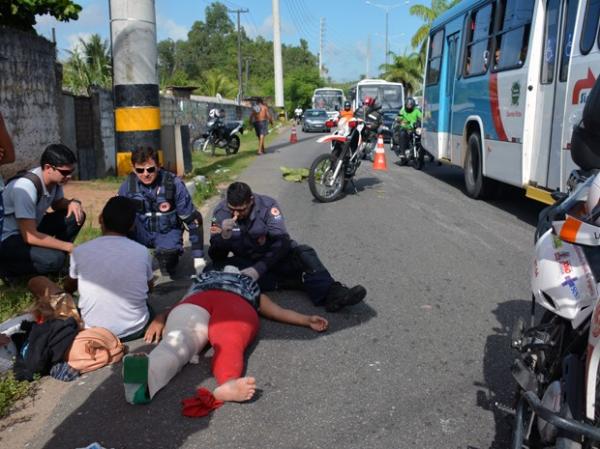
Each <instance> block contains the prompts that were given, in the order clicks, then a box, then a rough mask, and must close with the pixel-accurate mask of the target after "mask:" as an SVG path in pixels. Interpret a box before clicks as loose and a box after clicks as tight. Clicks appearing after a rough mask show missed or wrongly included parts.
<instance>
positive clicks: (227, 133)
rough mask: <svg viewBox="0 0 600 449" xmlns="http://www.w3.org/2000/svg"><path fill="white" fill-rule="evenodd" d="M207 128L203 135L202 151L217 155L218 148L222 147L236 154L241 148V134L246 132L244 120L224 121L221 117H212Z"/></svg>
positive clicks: (227, 151)
mask: <svg viewBox="0 0 600 449" xmlns="http://www.w3.org/2000/svg"><path fill="white" fill-rule="evenodd" d="M206 126H207V130H206V132H205V133H204V134H203V135H202V137H203V138H204V139H205V140H204V143H203V144H202V151H203V152H205V153H208V152H209V151H210V154H211V156H214V155H215V152H216V149H217V148H221V149H224V150H225V153H227V154H236V153H237V152H238V151H239V149H240V136H239V135H238V134H243V133H244V122H242V121H234V122H227V123H225V122H223V120H222V119H221V118H220V117H215V118H212V119H211V120H209V121H208V123H207V124H206Z"/></svg>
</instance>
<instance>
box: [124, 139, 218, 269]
mask: <svg viewBox="0 0 600 449" xmlns="http://www.w3.org/2000/svg"><path fill="white" fill-rule="evenodd" d="M131 164H132V165H133V173H130V174H129V177H128V178H127V180H126V181H125V182H124V183H123V184H122V185H121V187H120V188H119V196H126V197H128V198H130V199H132V200H133V201H134V202H135V204H136V207H137V213H136V220H135V229H134V231H133V233H132V235H131V237H132V238H133V239H134V240H135V241H137V242H138V243H141V244H142V245H144V246H146V247H148V248H155V249H156V251H155V253H154V254H155V256H156V259H157V260H158V263H159V266H160V270H161V275H163V276H165V277H167V276H171V277H172V276H174V275H175V273H176V268H177V264H178V263H179V257H180V256H181V254H182V253H183V230H184V229H187V231H188V233H189V237H190V243H191V247H192V257H193V258H194V268H195V270H196V271H197V272H200V271H202V270H203V269H204V267H205V266H206V262H205V260H204V235H203V230H202V215H201V214H200V212H198V211H197V210H196V207H195V206H194V203H193V202H192V197H191V196H190V194H189V192H188V191H187V189H186V187H185V184H184V183H183V181H182V180H181V179H179V178H178V177H177V176H175V175H174V174H173V173H171V172H169V171H167V170H164V169H163V168H161V167H160V164H159V160H158V152H157V151H156V150H155V149H153V148H150V147H139V148H137V149H135V150H134V151H133V152H132V153H131Z"/></svg>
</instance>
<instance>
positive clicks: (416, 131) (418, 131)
mask: <svg viewBox="0 0 600 449" xmlns="http://www.w3.org/2000/svg"><path fill="white" fill-rule="evenodd" d="M421 130H422V128H416V129H415V133H417V136H420V135H421Z"/></svg>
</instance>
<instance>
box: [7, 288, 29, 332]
mask: <svg viewBox="0 0 600 449" xmlns="http://www.w3.org/2000/svg"><path fill="white" fill-rule="evenodd" d="M32 305H33V295H32V294H31V293H30V292H29V290H27V288H26V287H25V285H24V284H23V285H15V286H11V287H9V286H6V285H3V286H1V287H0V323H1V322H3V321H6V320H7V319H9V318H11V317H13V316H15V315H18V314H20V313H24V312H26V311H27V309H29V308H30V307H31V306H32Z"/></svg>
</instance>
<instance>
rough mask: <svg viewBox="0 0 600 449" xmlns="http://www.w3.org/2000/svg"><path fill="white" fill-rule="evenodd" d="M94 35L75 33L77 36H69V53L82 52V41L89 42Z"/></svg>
mask: <svg viewBox="0 0 600 449" xmlns="http://www.w3.org/2000/svg"><path fill="white" fill-rule="evenodd" d="M92 34H93V33H84V32H81V33H75V34H70V35H68V36H67V42H68V43H69V48H67V50H69V51H75V50H77V51H81V50H82V45H81V41H80V39H81V40H83V41H87V40H88V39H89V38H90V37H91V36H92Z"/></svg>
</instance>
